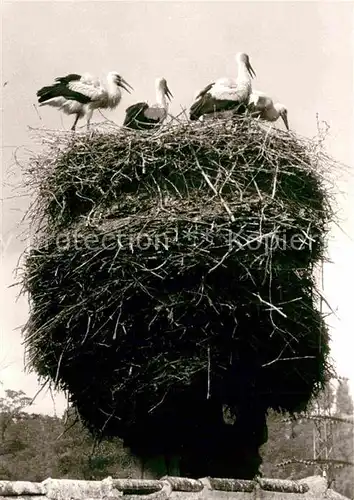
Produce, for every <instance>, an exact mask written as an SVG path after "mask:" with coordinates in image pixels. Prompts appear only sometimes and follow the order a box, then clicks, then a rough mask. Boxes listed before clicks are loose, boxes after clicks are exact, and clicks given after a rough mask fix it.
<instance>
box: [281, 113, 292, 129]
mask: <svg viewBox="0 0 354 500" xmlns="http://www.w3.org/2000/svg"><path fill="white" fill-rule="evenodd" d="M281 117H282V118H283V122H284V125H285V127H286V130H290V129H289V123H288V117H287V114H286V113H282V115H281Z"/></svg>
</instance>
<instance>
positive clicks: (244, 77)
mask: <svg viewBox="0 0 354 500" xmlns="http://www.w3.org/2000/svg"><path fill="white" fill-rule="evenodd" d="M236 82H237V83H241V84H242V83H243V84H245V83H246V84H251V76H250V74H249V72H248V70H247V68H246V64H245V63H243V62H240V63H239V66H238V75H237V78H236Z"/></svg>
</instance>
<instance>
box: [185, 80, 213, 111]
mask: <svg viewBox="0 0 354 500" xmlns="http://www.w3.org/2000/svg"><path fill="white" fill-rule="evenodd" d="M214 83H215V82H212V83H209V85H207V86H206V87H205V88H204V89H203V90H201V91H200V92H199V94H198V95H197V97H196V98H195V102H194V103H193V104H192V106H191V107H190V110H189V118H190V119H191V120H198V118H200V116H202V114H204V113H202V112H201V111H202V108H205V105H206V104H208V97H209V96H208V92H209V90H210V89H211V88H212V86H213V85H214Z"/></svg>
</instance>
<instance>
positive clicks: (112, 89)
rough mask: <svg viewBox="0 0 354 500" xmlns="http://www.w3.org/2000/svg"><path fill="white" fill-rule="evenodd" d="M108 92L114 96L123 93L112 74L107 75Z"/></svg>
mask: <svg viewBox="0 0 354 500" xmlns="http://www.w3.org/2000/svg"><path fill="white" fill-rule="evenodd" d="M107 92H108V95H110V96H114V95H117V94H120V93H121V91H120V88H119V87H118V85H117V84H116V82H115V81H114V80H113V77H111V76H107Z"/></svg>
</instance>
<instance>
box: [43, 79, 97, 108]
mask: <svg viewBox="0 0 354 500" xmlns="http://www.w3.org/2000/svg"><path fill="white" fill-rule="evenodd" d="M37 97H38V102H39V103H42V102H45V101H48V100H49V99H53V98H54V97H64V98H65V99H69V100H73V101H77V102H81V104H87V103H89V102H91V98H90V97H88V96H87V95H84V94H80V92H74V91H73V90H70V89H69V88H68V87H67V86H66V85H65V84H62V83H55V84H54V85H51V86H48V87H43V88H41V89H40V90H38V92H37Z"/></svg>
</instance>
